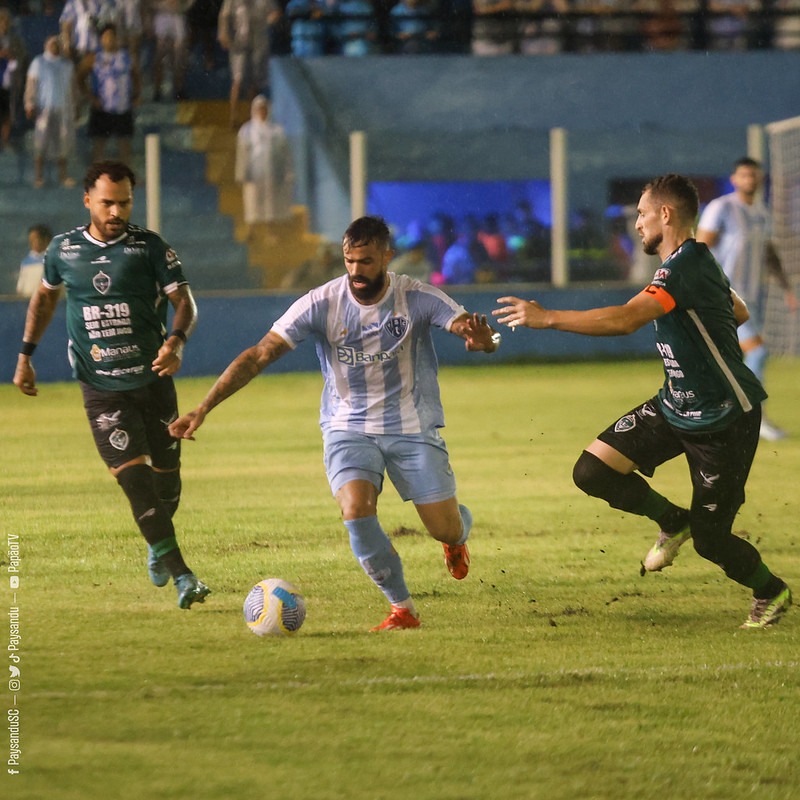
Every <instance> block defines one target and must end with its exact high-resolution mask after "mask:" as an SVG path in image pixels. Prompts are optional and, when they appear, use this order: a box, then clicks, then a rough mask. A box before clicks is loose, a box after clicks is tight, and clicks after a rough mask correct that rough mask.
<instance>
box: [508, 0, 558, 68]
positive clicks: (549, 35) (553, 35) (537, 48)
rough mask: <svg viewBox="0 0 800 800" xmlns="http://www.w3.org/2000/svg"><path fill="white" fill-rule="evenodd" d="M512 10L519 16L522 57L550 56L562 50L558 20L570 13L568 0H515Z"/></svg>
mask: <svg viewBox="0 0 800 800" xmlns="http://www.w3.org/2000/svg"><path fill="white" fill-rule="evenodd" d="M514 8H515V10H516V11H517V13H518V14H520V15H521V18H520V21H519V52H520V53H521V54H522V55H524V56H539V55H553V54H555V53H560V52H561V51H562V50H563V49H564V31H563V29H562V25H563V24H564V20H563V19H562V18H561V17H562V16H563V15H564V14H566V13H567V12H568V11H569V5H568V3H567V0H515V2H514ZM526 14H527V15H530V16H527V17H526V16H525V15H526ZM534 15H535V16H534Z"/></svg>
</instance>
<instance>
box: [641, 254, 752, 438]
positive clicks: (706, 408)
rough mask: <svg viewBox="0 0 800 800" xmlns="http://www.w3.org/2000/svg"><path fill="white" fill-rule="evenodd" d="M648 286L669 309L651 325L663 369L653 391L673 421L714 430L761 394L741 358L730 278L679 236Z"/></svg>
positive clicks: (748, 407)
mask: <svg viewBox="0 0 800 800" xmlns="http://www.w3.org/2000/svg"><path fill="white" fill-rule="evenodd" d="M646 291H648V292H650V293H652V294H653V295H654V296H656V298H657V299H658V300H659V301H660V302H661V304H662V306H663V307H664V308H665V309H666V310H667V312H668V313H667V314H665V315H664V316H662V317H659V319H657V320H655V322H654V326H655V331H656V348H657V349H658V352H659V355H660V356H661V358H662V359H663V361H664V374H665V381H664V385H663V386H662V387H661V389H660V390H659V393H658V396H659V399H660V401H661V409H662V411H663V412H664V415H665V416H666V418H667V420H668V421H669V422H670V423H671V424H672V425H674V426H675V427H676V428H680V429H681V430H686V431H698V432H699V431H708V432H711V431H714V430H719V429H722V428H725V427H727V426H728V425H729V424H730V423H731V422H732V421H733V420H734V419H735V418H736V417H738V416H739V415H740V414H742V413H743V412H746V411H749V410H751V409H752V408H753V407H754V406H756V405H758V404H759V403H760V402H761V401H762V400H764V399H765V398H766V396H767V395H766V392H765V391H764V388H763V387H762V386H761V384H760V383H759V381H758V379H757V378H756V377H755V375H753V373H752V372H751V371H750V370H749V369H748V368H747V367H746V366H745V364H744V361H743V360H742V351H741V348H740V346H739V340H738V338H737V335H736V319H735V317H734V315H733V301H732V299H731V293H730V283H729V282H728V279H727V278H726V277H725V274H724V273H723V271H722V268H721V267H720V266H719V264H718V263H717V262H716V261H715V260H714V257H713V256H712V255H711V252H710V251H709V249H708V248H707V247H706V246H705V245H704V244H700V243H698V242H696V241H695V240H694V239H689V240H687V241H685V242H684V243H683V244H682V245H681V246H680V247H679V248H678V249H677V250H676V251H675V252H674V253H672V255H670V256H669V258H667V259H666V260H665V261H664V263H663V264H662V265H661V267H660V268H659V269H658V270H657V271H656V273H655V275H654V276H653V280H652V282H651V284H650V286H648V288H647V290H646Z"/></svg>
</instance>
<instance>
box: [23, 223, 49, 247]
mask: <svg viewBox="0 0 800 800" xmlns="http://www.w3.org/2000/svg"><path fill="white" fill-rule="evenodd" d="M28 233H35V234H37V235H38V236H41V237H42V239H47V241H48V242H49V241H50V240H51V239H52V238H53V231H51V230H50V228H49V227H48V226H47V225H45V224H43V223H41V222H40V223H38V224H36V225H31V226H30V228H28Z"/></svg>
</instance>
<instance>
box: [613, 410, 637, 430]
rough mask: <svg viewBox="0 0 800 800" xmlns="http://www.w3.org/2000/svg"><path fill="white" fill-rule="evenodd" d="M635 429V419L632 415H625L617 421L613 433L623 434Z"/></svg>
mask: <svg viewBox="0 0 800 800" xmlns="http://www.w3.org/2000/svg"><path fill="white" fill-rule="evenodd" d="M635 427H636V417H635V415H633V414H626V415H625V416H624V417H622V418H621V419H618V420H617V424H616V425H615V426H614V433H625V431H630V430H633V429H634V428H635Z"/></svg>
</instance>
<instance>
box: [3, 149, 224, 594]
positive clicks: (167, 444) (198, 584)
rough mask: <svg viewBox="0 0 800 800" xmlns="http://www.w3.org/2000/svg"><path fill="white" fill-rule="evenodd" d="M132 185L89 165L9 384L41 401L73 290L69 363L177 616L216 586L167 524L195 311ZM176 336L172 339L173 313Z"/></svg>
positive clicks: (120, 171) (124, 175) (175, 494)
mask: <svg viewBox="0 0 800 800" xmlns="http://www.w3.org/2000/svg"><path fill="white" fill-rule="evenodd" d="M135 182H136V181H135V177H134V174H133V172H132V171H131V170H130V168H129V167H128V166H127V165H126V164H123V163H122V162H119V161H103V162H99V163H95V164H93V165H92V166H90V167H89V169H88V170H87V173H86V177H85V178H84V197H83V203H84V206H85V207H86V209H87V210H88V211H89V219H90V222H89V224H88V225H82V226H80V227H78V228H75V229H74V230H71V231H68V232H66V233H62V234H60V235H58V236H56V237H55V238H54V239H53V240H52V242H51V243H50V245H49V247H48V248H47V251H46V253H45V257H44V277H43V279H42V283H41V285H40V286H39V289H38V290H37V291H36V292H35V293H34V295H33V296H32V298H31V301H30V305H29V306H28V313H27V317H26V321H25V333H24V335H23V341H22V346H21V347H20V354H19V358H18V361H17V369H16V372H15V374H14V384H15V385H16V386H17V387H19V389H20V390H21V391H22V392H23V394H26V395H28V396H31V397H35V396H36V395H37V394H38V391H39V390H38V388H37V386H36V372H35V370H34V368H33V363H32V361H31V357H32V356H33V353H34V350H35V349H36V346H37V344H38V343H39V341H40V339H41V337H42V336H43V335H44V332H45V330H46V329H47V327H48V325H49V324H50V322H51V320H52V318H53V313H54V311H55V308H56V304H57V302H58V298H59V295H60V293H61V287H62V286H64V287H66V303H67V314H66V316H67V333H68V334H69V359H70V363H71V364H72V367H73V372H74V374H75V377H76V378H77V379H78V382H79V383H80V387H81V391H82V393H83V403H84V408H85V410H86V415H87V417H88V419H89V424H90V426H91V429H92V434H93V435H94V440H95V444H96V446H97V449H98V451H99V453H100V457H101V458H102V459H103V461H104V462H105V464H106V466H107V467H108V469H109V471H110V472H111V474H112V475H113V476H114V477H115V478H116V479H117V482H118V483H119V485H120V487H121V488H122V490H123V492H125V495H126V497H127V498H128V501H129V502H130V505H131V510H132V511H133V516H134V518H135V520H136V523H137V525H138V527H139V531H140V532H141V534H142V536H143V537H144V539H145V541H146V542H147V551H148V554H147V566H148V571H149V574H150V579H151V581H152V582H153V583H154V584H155V585H156V586H166V585H167V584H168V583H169V581H170V579H173V581H174V584H175V588H176V590H177V593H178V606H179V607H180V608H190V607H191V605H192V604H193V603H202V602H203V601H204V599H205V598H206V596H207V595H208V594H209V592H210V590H209V588H208V587H207V586H206V585H205V584H204V583H203V582H202V581H200V580H198V579H197V577H196V576H195V575H194V573H193V572H192V570H191V569H190V568H189V567H188V566H187V565H186V562H185V561H184V560H183V556H182V554H181V550H180V548H179V547H178V542H177V539H176V537H175V527H174V525H173V522H172V516H173V514H174V513H175V511H176V510H177V508H178V503H179V501H180V496H181V476H180V443H179V442H176V441H175V440H174V439H173V438H172V437H171V436H170V434H169V431H168V430H167V426H168V425H169V423H170V422H172V420H174V419H175V418H176V417H177V416H178V402H177V397H176V393H175V384H174V382H173V379H172V376H173V375H174V374H175V373H176V372H177V371H178V370H179V369H180V366H181V361H182V358H183V348H184V345H185V344H186V341H187V339H188V338H189V336H190V335H191V333H192V330H193V329H194V327H195V323H196V319H197V308H196V306H195V302H194V298H193V296H192V292H191V289H190V288H189V284H188V282H187V281H186V278H185V277H184V275H183V268H182V266H181V262H180V261H179V259H178V256H177V255H176V253H175V252H174V251H173V250H172V249H171V248H170V247H169V245H167V243H166V242H165V241H164V240H163V239H162V238H161V237H160V236H159V235H158V234H157V233H154V232H153V231H149V230H146V229H144V228H140V227H138V226H136V225H132V224H131V223H130V222H129V219H130V216H131V211H132V208H133V188H134V185H135ZM165 301H169V303H170V304H171V305H172V307H173V310H174V313H173V326H172V330H171V332H170V334H169V335H167V333H166V323H167V303H166V302H165Z"/></svg>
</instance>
